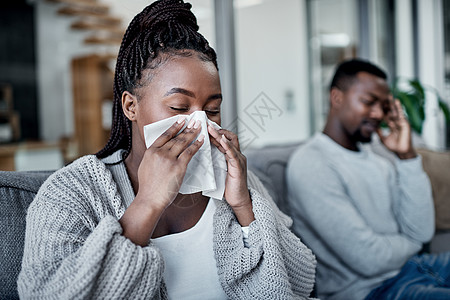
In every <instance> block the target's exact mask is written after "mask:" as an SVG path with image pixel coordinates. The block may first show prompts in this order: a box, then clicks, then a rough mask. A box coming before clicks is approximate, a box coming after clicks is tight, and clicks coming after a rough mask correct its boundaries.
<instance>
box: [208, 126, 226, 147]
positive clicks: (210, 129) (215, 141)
mask: <svg viewBox="0 0 450 300" xmlns="http://www.w3.org/2000/svg"><path fill="white" fill-rule="evenodd" d="M208 133H209V134H210V136H211V137H212V139H210V141H211V143H213V145H214V146H216V147H217V149H219V151H220V152H222V153H225V149H223V147H222V146H221V145H220V139H221V138H222V136H221V135H220V134H219V133H218V132H217V130H216V129H215V128H214V127H212V126H211V125H209V124H208Z"/></svg>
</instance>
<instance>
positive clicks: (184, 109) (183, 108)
mask: <svg viewBox="0 0 450 300" xmlns="http://www.w3.org/2000/svg"><path fill="white" fill-rule="evenodd" d="M170 109H171V110H175V111H180V112H187V111H188V110H189V108H187V107H175V106H171V107H170Z"/></svg>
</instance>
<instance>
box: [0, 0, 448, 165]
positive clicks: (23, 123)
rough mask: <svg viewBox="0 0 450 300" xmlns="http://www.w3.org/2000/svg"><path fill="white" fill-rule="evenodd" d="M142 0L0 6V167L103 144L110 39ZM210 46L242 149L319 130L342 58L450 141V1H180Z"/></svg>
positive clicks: (53, 160) (432, 136) (65, 157)
mask: <svg viewBox="0 0 450 300" xmlns="http://www.w3.org/2000/svg"><path fill="white" fill-rule="evenodd" d="M151 2H152V1H148V0H147V1H143V0H128V1H120V0H15V1H3V2H2V3H1V4H0V45H1V46H0V170H44V169H56V168H59V167H61V166H63V165H65V164H67V163H69V162H71V161H73V160H74V159H76V158H77V157H79V156H81V155H85V154H92V153H95V152H97V151H98V150H100V149H101V148H102V147H103V145H104V144H105V143H106V140H107V138H108V135H109V129H110V125H111V109H112V97H113V94H112V86H113V85H112V83H113V76H114V67H115V59H116V57H117V53H118V49H119V46H120V41H121V38H122V35H123V33H124V32H125V29H126V27H127V25H128V23H129V22H130V21H131V19H132V18H133V17H134V16H135V15H136V14H137V13H138V12H140V11H141V10H142V9H143V8H144V7H145V6H146V5H147V4H149V3H151ZM188 2H190V3H192V5H193V11H194V13H195V14H196V16H197V18H198V23H199V26H200V32H201V33H202V34H203V35H204V36H205V37H206V38H207V39H208V40H209V41H210V43H211V44H212V46H213V47H214V48H215V49H216V51H217V52H218V59H219V69H220V70H219V72H220V76H221V83H222V91H223V95H224V102H223V113H222V119H223V121H222V126H223V127H226V128H228V129H231V130H233V131H235V132H237V133H238V135H239V138H240V141H241V145H242V148H243V149H246V148H255V147H261V146H265V145H272V144H286V143H293V142H298V141H301V140H304V139H307V138H308V137H310V136H311V135H312V134H314V133H315V132H317V131H320V130H321V129H322V127H323V125H324V122H325V118H326V115H327V111H328V85H329V82H330V80H331V76H332V73H333V70H334V67H335V65H336V64H337V63H338V62H340V61H341V60H343V59H346V58H351V57H360V58H366V59H370V60H371V61H373V62H375V63H376V64H378V65H380V66H381V67H383V68H384V69H385V70H386V71H387V72H388V74H389V82H390V84H391V85H392V87H393V89H394V90H395V91H397V92H398V93H399V94H398V95H399V97H401V98H402V102H403V103H404V105H405V106H409V107H410V109H411V110H407V113H408V117H409V118H410V120H413V121H415V122H416V123H417V124H416V125H415V126H414V130H415V135H416V136H417V139H418V140H420V142H421V143H422V144H423V145H425V146H426V147H428V148H430V149H434V150H445V149H448V148H449V146H450V134H449V129H448V128H449V127H450V126H448V125H447V122H446V119H445V114H446V113H448V111H447V110H446V108H447V106H446V104H447V105H448V104H449V103H450V0H396V1H394V0H234V1H233V0H190V1H188Z"/></svg>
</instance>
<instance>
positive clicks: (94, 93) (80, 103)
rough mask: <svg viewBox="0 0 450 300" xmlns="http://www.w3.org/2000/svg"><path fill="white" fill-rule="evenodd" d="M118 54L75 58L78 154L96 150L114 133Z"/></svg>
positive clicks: (75, 120)
mask: <svg viewBox="0 0 450 300" xmlns="http://www.w3.org/2000/svg"><path fill="white" fill-rule="evenodd" d="M115 59H116V57H115V56H110V55H104V56H102V55H89V56H84V57H78V58H75V59H73V60H72V76H73V78H72V79H73V105H74V107H73V109H74V123H75V136H74V139H75V143H76V145H77V146H76V147H77V151H78V153H77V154H78V155H77V156H82V155H86V154H94V153H96V152H97V151H99V150H100V149H102V148H103V147H104V145H105V144H106V142H107V140H108V138H109V134H110V123H111V117H112V99H113V82H114V70H113V67H111V66H112V64H113V63H114V61H115Z"/></svg>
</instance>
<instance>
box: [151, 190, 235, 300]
mask: <svg viewBox="0 0 450 300" xmlns="http://www.w3.org/2000/svg"><path fill="white" fill-rule="evenodd" d="M215 201H221V200H216V199H213V198H211V199H210V200H209V201H208V205H207V206H206V209H205V211H204V212H203V215H202V216H201V217H200V220H199V221H198V222H197V224H195V225H194V227H192V228H190V229H188V230H185V231H183V232H179V233H174V234H170V235H165V236H162V237H159V238H155V239H151V242H152V243H154V244H155V245H156V246H157V247H158V248H160V249H161V253H162V256H163V258H164V264H165V269H164V281H165V283H166V286H167V291H168V293H169V298H170V299H175V300H176V299H195V300H198V299H227V297H226V295H225V293H224V291H223V289H222V287H221V285H220V283H219V276H218V275H217V266H216V260H215V259H214V252H213V216H214V212H215V211H216V203H215Z"/></svg>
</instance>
